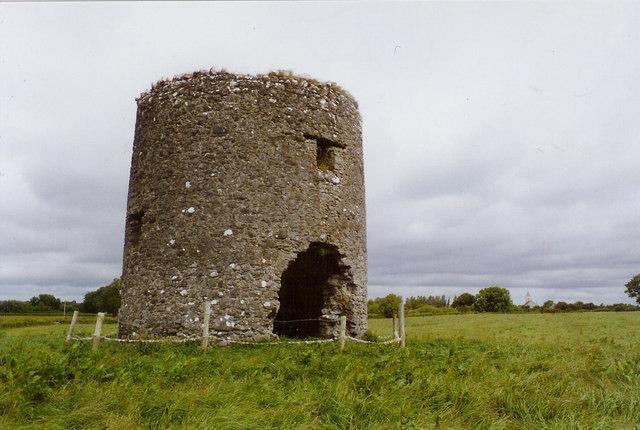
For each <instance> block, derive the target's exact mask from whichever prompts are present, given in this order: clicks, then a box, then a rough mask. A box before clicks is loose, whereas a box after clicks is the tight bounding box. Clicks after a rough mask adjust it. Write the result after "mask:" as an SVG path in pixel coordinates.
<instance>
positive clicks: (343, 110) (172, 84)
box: [119, 72, 367, 338]
mask: <svg viewBox="0 0 640 430" xmlns="http://www.w3.org/2000/svg"><path fill="white" fill-rule="evenodd" d="M362 163H363V162H362V135H361V124H360V116H359V113H358V109H357V104H356V102H355V100H354V99H353V98H352V97H351V96H350V95H349V94H347V93H346V92H345V91H343V90H342V89H340V88H339V87H338V86H336V85H335V84H326V83H319V82H317V81H315V80H312V79H306V78H301V77H297V76H293V75H288V74H283V73H272V74H269V75H258V76H247V75H234V74H229V73H226V72H217V73H213V72H212V73H208V72H198V73H194V74H192V75H187V76H184V77H180V78H175V79H173V80H168V81H161V82H159V83H157V84H156V85H154V87H153V88H152V89H151V90H150V91H149V92H147V93H144V94H142V95H141V97H140V98H139V99H138V113H137V120H136V130H135V139H134V144H133V158H132V163H131V176H130V184H129V199H128V207H127V223H126V232H125V246H124V267H123V281H124V287H123V291H122V303H123V304H122V308H121V310H120V315H119V331H120V333H119V334H120V336H130V335H133V333H137V334H141V335H162V336H164V335H176V334H177V335H190V334H200V333H201V330H202V329H201V324H202V313H203V303H204V301H205V300H212V303H213V306H212V309H213V310H212V317H211V319H212V322H211V332H212V335H215V336H218V337H221V338H261V337H265V336H272V335H273V321H274V318H275V317H276V315H280V314H282V315H283V316H282V318H284V319H287V316H286V315H287V312H282V310H281V312H280V314H278V309H279V306H280V296H279V293H282V292H281V291H280V288H281V279H282V275H283V272H285V270H286V269H287V268H288V267H290V268H291V267H292V265H295V264H294V263H292V262H293V261H294V260H296V258H297V257H299V256H300V255H301V254H302V253H304V252H305V251H308V250H309V249H310V248H313V250H312V252H309V253H307V254H304V255H306V256H307V257H308V258H306V260H305V262H303V263H301V264H302V266H300V267H303V266H304V265H305V264H306V266H304V267H306V269H305V270H307V269H308V270H310V271H313V270H316V269H315V268H316V267H318V269H317V270H318V271H319V274H318V275H317V276H316V277H315V278H313V279H311V278H307V277H306V274H304V273H303V272H301V271H298V272H296V271H295V270H294V269H291V270H290V272H289V273H294V272H296V273H298V274H297V275H296V274H294V275H290V276H289V278H291V279H293V281H288V282H289V284H291V285H290V286H288V288H289V289H291V291H289V292H288V293H287V294H289V295H291V294H294V295H295V294H298V293H297V292H296V291H300V292H303V293H302V294H303V295H302V296H300V297H302V299H303V300H304V297H311V296H307V295H305V294H306V292H304V291H305V290H304V289H305V288H315V289H318V288H321V289H323V292H322V294H321V295H319V296H318V295H316V296H318V297H320V300H322V304H321V307H322V311H321V314H322V316H321V318H323V319H325V320H327V321H328V322H327V323H326V324H325V323H323V324H322V327H321V330H320V332H319V333H318V335H321V336H329V335H332V334H334V333H335V330H337V325H336V324H333V322H334V321H335V320H336V318H337V316H338V315H340V314H344V315H347V318H348V331H349V332H350V333H351V334H352V335H356V336H359V335H361V334H363V332H364V331H365V330H366V312H367V309H366V300H367V294H366V285H367V276H366V231H365V200H364V175H363V164H362ZM312 244H313V245H312ZM314 256H316V257H317V256H321V257H317V258H325V259H326V261H324V260H323V261H324V262H316V261H315V260H313V258H316V257H314ZM331 259H333V260H331ZM330 260H331V261H332V262H329V261H330ZM334 260H335V261H334ZM320 266H322V268H321V267H320ZM320 272H322V273H320ZM300 273H302V274H300ZM289 284H287V285H289ZM295 289H298V290H295ZM314 297H315V296H314ZM293 300H294V302H295V300H296V299H295V298H294V299H293ZM311 305H313V303H312V304H311ZM293 314H295V312H293V313H291V312H289V313H288V315H293ZM288 319H292V318H291V317H289V318H288Z"/></svg>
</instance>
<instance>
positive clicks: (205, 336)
mask: <svg viewBox="0 0 640 430" xmlns="http://www.w3.org/2000/svg"><path fill="white" fill-rule="evenodd" d="M210 318H211V301H209V300H207V301H206V302H204V318H203V321H202V348H203V349H207V348H209V319H210Z"/></svg>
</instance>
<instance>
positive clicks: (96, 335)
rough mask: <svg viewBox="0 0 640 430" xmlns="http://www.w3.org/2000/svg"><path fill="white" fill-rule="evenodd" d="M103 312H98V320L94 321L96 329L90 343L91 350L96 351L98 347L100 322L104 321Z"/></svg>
mask: <svg viewBox="0 0 640 430" xmlns="http://www.w3.org/2000/svg"><path fill="white" fill-rule="evenodd" d="M104 315H105V314H104V312H98V319H96V329H95V331H94V332H93V336H92V341H93V345H92V347H91V350H93V351H97V350H98V347H99V346H100V338H101V336H102V322H103V321H104Z"/></svg>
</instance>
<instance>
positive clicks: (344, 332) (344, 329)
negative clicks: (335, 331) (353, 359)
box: [340, 315, 347, 351]
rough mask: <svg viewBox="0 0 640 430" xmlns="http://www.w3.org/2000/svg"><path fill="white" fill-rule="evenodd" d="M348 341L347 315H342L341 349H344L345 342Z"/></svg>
mask: <svg viewBox="0 0 640 430" xmlns="http://www.w3.org/2000/svg"><path fill="white" fill-rule="evenodd" d="M346 341H347V317H346V316H344V315H342V316H340V351H342V350H344V343H345V342H346Z"/></svg>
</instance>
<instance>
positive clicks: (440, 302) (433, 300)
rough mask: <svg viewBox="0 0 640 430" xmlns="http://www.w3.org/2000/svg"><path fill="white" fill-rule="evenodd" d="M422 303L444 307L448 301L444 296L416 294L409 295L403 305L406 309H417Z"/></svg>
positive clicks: (447, 304)
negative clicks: (415, 295)
mask: <svg viewBox="0 0 640 430" xmlns="http://www.w3.org/2000/svg"><path fill="white" fill-rule="evenodd" d="M424 305H431V306H435V307H437V308H445V307H447V306H449V301H448V300H447V298H446V296H444V295H442V296H417V297H409V298H408V299H407V300H406V302H405V304H404V307H405V309H407V310H411V309H418V308H420V307H422V306H424Z"/></svg>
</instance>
